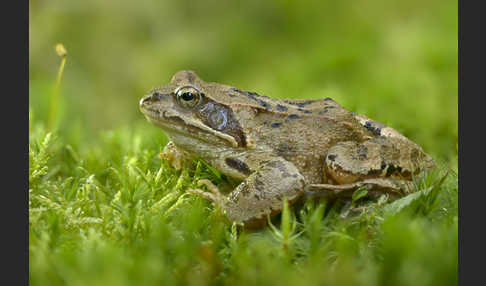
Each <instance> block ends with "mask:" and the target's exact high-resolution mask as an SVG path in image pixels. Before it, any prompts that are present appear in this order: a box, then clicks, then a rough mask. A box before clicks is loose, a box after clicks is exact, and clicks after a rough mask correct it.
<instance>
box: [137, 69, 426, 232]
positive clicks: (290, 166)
mask: <svg viewBox="0 0 486 286" xmlns="http://www.w3.org/2000/svg"><path fill="white" fill-rule="evenodd" d="M140 110H141V111H142V113H143V114H144V115H145V117H146V118H147V119H148V120H149V121H150V122H151V123H153V124H155V125H157V126H159V127H160V128H162V129H163V130H164V131H165V132H166V133H167V135H168V136H169V137H170V139H171V142H169V144H168V145H167V146H166V147H165V149H164V152H163V153H162V156H163V157H165V158H167V159H168V160H169V162H170V163H171V165H172V166H173V167H176V168H178V169H180V168H182V167H183V166H184V163H185V162H187V161H188V160H191V159H192V158H195V157H199V158H202V159H203V160H205V161H206V162H208V163H209V164H210V165H212V166H213V167H215V168H216V169H217V170H219V171H220V172H221V173H223V174H225V175H226V176H229V177H231V178H234V179H237V180H239V181H241V183H240V184H239V185H238V186H237V187H236V188H235V189H234V190H233V191H232V192H231V193H229V194H228V195H224V194H223V193H221V192H220V191H219V190H218V188H217V187H216V186H214V185H213V184H212V183H211V182H210V181H208V180H201V182H200V183H201V184H204V185H206V186H207V187H208V189H209V190H210V192H205V191H203V190H200V189H189V190H188V192H190V193H193V194H197V195H200V196H202V197H204V198H207V199H209V200H211V201H213V202H214V203H215V204H216V205H217V206H219V207H220V208H221V209H222V210H223V211H224V213H225V214H226V216H227V217H228V219H229V220H231V221H238V222H243V223H245V225H252V224H254V223H257V222H261V221H262V220H263V221H265V219H266V218H267V216H268V215H274V214H277V213H279V212H280V211H281V210H282V208H283V200H284V199H287V200H288V201H289V202H295V201H296V200H298V199H299V198H300V197H301V196H302V195H303V194H304V193H307V194H320V195H325V196H330V197H343V198H350V197H351V196H352V194H353V192H354V191H356V190H357V189H359V188H361V187H366V188H367V190H368V193H367V194H368V196H371V197H378V196H380V195H381V194H388V195H389V197H390V199H392V200H393V199H397V198H400V197H402V196H404V195H406V194H408V193H410V192H412V191H413V183H412V181H411V178H412V175H416V174H418V173H419V172H421V171H423V170H425V169H427V168H431V167H434V166H435V163H434V161H433V159H432V158H431V157H430V156H429V155H428V154H426V153H425V152H424V151H423V150H422V148H421V147H420V146H418V145H417V144H415V143H414V142H412V141H410V140H409V139H407V138H406V137H405V136H403V135H401V134H400V133H399V132H398V131H396V130H394V129H393V128H391V127H388V126H385V125H383V124H381V123H379V122H376V121H374V120H372V119H370V118H368V117H366V116H364V115H358V114H355V113H353V112H350V111H348V110H346V109H344V108H342V107H341V106H340V105H339V104H338V103H337V102H335V101H334V100H333V99H331V98H324V99H318V100H305V99H304V100H299V99H292V100H285V99H273V98H269V97H267V96H262V95H259V94H257V93H255V92H249V91H244V90H240V89H238V88H235V87H232V86H228V85H223V84H219V83H208V82H204V81H202V80H201V79H200V78H199V77H198V76H197V75H196V74H195V73H194V72H192V71H180V72H178V73H176V74H175V75H174V76H173V77H172V80H171V82H170V83H169V84H168V85H166V86H161V87H157V88H154V89H152V90H150V91H149V92H148V94H147V95H146V96H145V97H143V98H142V99H141V100H140Z"/></svg>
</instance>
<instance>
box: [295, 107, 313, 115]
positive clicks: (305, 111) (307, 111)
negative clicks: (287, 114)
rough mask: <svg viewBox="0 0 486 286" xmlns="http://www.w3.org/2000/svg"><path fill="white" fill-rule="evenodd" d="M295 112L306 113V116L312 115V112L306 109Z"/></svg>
mask: <svg viewBox="0 0 486 286" xmlns="http://www.w3.org/2000/svg"><path fill="white" fill-rule="evenodd" d="M297 110H298V111H300V112H303V113H307V114H309V113H312V111H310V110H307V109H302V108H299V109H297Z"/></svg>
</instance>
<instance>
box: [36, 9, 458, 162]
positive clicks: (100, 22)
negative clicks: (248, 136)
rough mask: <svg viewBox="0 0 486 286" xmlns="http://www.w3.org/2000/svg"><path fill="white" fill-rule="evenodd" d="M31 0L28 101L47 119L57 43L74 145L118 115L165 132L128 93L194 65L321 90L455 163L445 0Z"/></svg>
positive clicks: (300, 92)
mask: <svg viewBox="0 0 486 286" xmlns="http://www.w3.org/2000/svg"><path fill="white" fill-rule="evenodd" d="M29 3H30V4H29V7H30V11H29V13H30V24H29V26H30V36H29V37H30V49H29V61H30V68H29V75H30V80H29V89H30V100H29V105H30V107H31V109H32V110H33V112H34V114H35V116H36V119H37V120H40V121H44V120H46V119H47V118H48V113H49V104H50V103H49V101H50V97H51V95H52V91H53V88H54V84H55V78H56V73H57V70H58V68H59V63H60V58H59V57H58V56H57V54H56V53H55V50H54V47H55V45H56V43H63V44H64V45H65V47H66V49H67V51H68V56H67V63H66V66H65V70H64V74H63V80H62V83H61V98H60V103H59V112H58V114H57V117H56V124H57V127H58V131H59V134H60V135H61V136H63V137H65V138H66V139H65V140H66V142H67V143H69V144H71V145H74V146H75V147H77V148H84V147H83V146H89V144H96V142H97V138H98V137H99V134H100V131H102V130H110V129H116V128H120V127H122V126H129V127H130V128H146V129H151V130H153V131H150V133H149V134H154V135H153V136H155V137H154V138H158V139H157V140H158V141H160V142H162V141H164V137H163V136H164V135H163V134H162V132H160V131H159V130H156V127H154V126H151V125H150V124H149V123H147V122H146V121H145V119H144V117H143V116H142V114H141V113H140V112H139V110H138V105H137V104H138V100H139V99H140V98H141V97H142V96H143V95H144V94H145V92H146V91H148V90H149V89H151V88H153V87H155V86H158V85H161V84H165V83H167V82H168V81H169V80H170V77H171V76H172V75H173V74H174V73H175V72H177V71H178V70H181V69H192V70H194V71H196V72H197V73H198V74H199V75H200V77H201V78H202V79H204V80H206V81H216V82H220V83H226V84H230V85H234V86H237V87H239V88H242V89H246V90H252V91H257V92H258V93H260V94H263V95H267V96H270V97H279V98H322V97H327V96H330V97H332V98H334V99H335V100H337V101H338V102H339V103H341V104H342V105H343V106H344V107H345V108H347V109H350V110H352V111H355V112H358V113H364V114H367V115H368V116H370V117H372V118H374V119H376V120H378V121H381V122H382V123H385V124H389V125H391V126H392V127H395V128H396V129H398V130H399V131H401V132H403V133H404V134H405V135H406V136H408V137H409V138H411V139H412V140H414V141H416V142H417V143H419V144H420V145H421V146H422V147H423V148H424V149H425V150H426V151H427V152H429V153H431V154H432V155H433V156H434V157H435V158H436V159H437V160H438V161H440V162H443V163H445V164H446V165H447V166H449V167H451V168H453V169H457V76H458V75H457V66H458V63H457V51H458V43H457V42H458V40H457V1H451V0H447V1H443V0H442V1H439V0H431V1H418V0H409V1H390V0H378V1H369V0H366V1H365V0H356V1H322V0H320V1H315V0H312V1H291V0H275V1H261V0H247V1H216V0H206V1H189V0H178V1H175V0H174V1H169V0H166V1H148V0H140V1H114V0H104V1H95V0H86V1H66V0H49V1H47V0H44V1H41V0H30V1H29ZM159 136H160V137H159ZM160 142H159V143H160ZM162 143H163V142H162ZM77 145H83V146H77ZM86 148H89V147H86Z"/></svg>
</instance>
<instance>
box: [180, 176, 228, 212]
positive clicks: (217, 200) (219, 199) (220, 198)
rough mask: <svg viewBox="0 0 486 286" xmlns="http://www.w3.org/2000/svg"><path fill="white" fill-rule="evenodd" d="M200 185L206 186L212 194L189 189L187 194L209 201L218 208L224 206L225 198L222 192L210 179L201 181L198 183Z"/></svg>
mask: <svg viewBox="0 0 486 286" xmlns="http://www.w3.org/2000/svg"><path fill="white" fill-rule="evenodd" d="M197 183H198V185H200V186H201V185H204V186H206V188H208V190H209V191H210V192H205V191H203V190H201V189H192V188H189V189H187V192H188V193H190V194H194V195H198V196H200V197H203V198H205V199H207V200H210V201H212V202H213V203H214V204H215V205H216V206H218V207H223V205H224V200H225V197H224V195H223V194H221V192H220V191H219V189H218V187H216V186H215V185H214V184H213V183H212V182H211V181H210V180H208V179H201V180H199V181H198V182H197Z"/></svg>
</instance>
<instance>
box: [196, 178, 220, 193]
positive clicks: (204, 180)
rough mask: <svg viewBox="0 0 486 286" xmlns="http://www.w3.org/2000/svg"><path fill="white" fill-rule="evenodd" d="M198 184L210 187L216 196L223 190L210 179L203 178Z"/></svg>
mask: <svg viewBox="0 0 486 286" xmlns="http://www.w3.org/2000/svg"><path fill="white" fill-rule="evenodd" d="M197 184H198V185H200V186H206V188H208V190H209V191H211V193H213V194H214V195H215V196H220V195H221V192H220V191H219V189H218V187H216V185H214V184H213V182H211V181H210V180H208V179H201V180H199V181H197Z"/></svg>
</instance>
